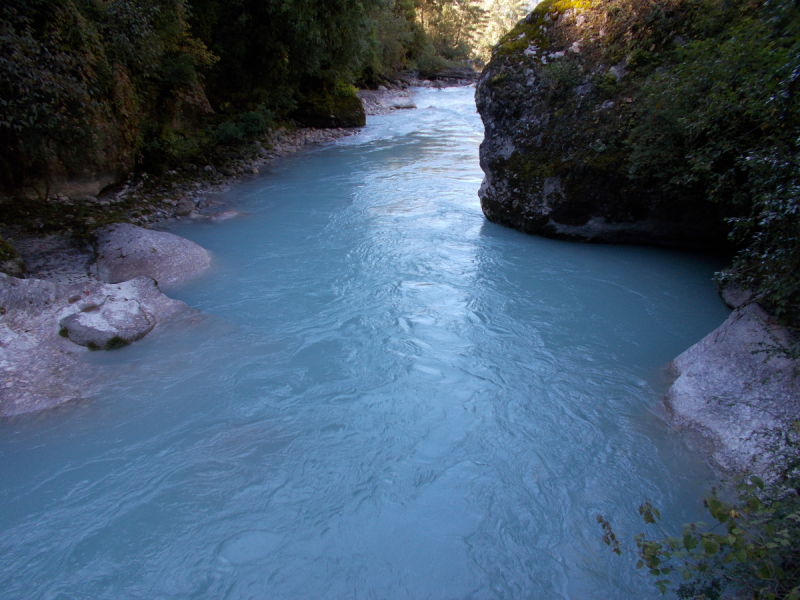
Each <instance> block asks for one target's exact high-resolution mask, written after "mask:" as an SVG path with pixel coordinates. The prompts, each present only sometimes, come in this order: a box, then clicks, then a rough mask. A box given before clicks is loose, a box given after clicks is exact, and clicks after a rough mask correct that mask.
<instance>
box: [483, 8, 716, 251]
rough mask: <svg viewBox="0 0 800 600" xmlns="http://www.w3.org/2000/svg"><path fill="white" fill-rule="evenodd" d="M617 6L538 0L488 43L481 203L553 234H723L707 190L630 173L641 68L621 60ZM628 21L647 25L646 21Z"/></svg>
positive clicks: (708, 239) (506, 218)
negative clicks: (679, 188)
mask: <svg viewBox="0 0 800 600" xmlns="http://www.w3.org/2000/svg"><path fill="white" fill-rule="evenodd" d="M656 4H658V7H659V9H660V10H662V11H663V12H665V13H669V11H671V10H675V9H674V7H672V6H668V5H667V4H666V3H662V2H659V3H655V4H653V6H656ZM662 5H663V6H662ZM613 10H617V12H616V13H614V12H613ZM619 10H620V6H618V5H615V4H614V3H612V2H600V3H594V4H588V3H576V2H572V1H569V0H560V1H547V2H542V3H540V4H539V5H538V6H537V7H536V9H535V10H534V11H533V12H532V13H531V14H530V15H528V17H527V18H526V19H524V20H522V21H520V23H519V24H518V25H517V26H516V27H515V28H514V29H513V30H512V31H511V32H510V33H509V34H508V35H506V36H505V37H504V38H503V39H502V40H501V42H500V44H499V45H498V46H497V47H496V48H495V49H494V53H493V56H492V59H491V61H490V62H489V64H488V65H487V67H486V68H485V69H484V71H483V73H482V75H481V78H480V81H479V83H478V87H477V90H476V102H477V107H478V111H479V112H480V115H481V118H482V119H483V122H484V125H485V138H484V141H483V143H482V144H481V149H480V161H481V168H482V169H483V171H484V173H485V179H484V181H483V185H482V186H481V189H480V192H479V196H480V198H481V207H482V209H483V212H484V214H485V215H486V217H487V218H488V219H489V220H490V221H493V222H496V223H500V224H502V225H506V226H510V227H514V228H516V229H520V230H522V231H524V232H527V233H532V234H537V235H543V236H548V237H555V238H564V239H576V240H585V241H594V242H625V243H648V244H660V245H671V246H684V247H698V248H703V247H705V248H707V247H716V246H720V245H724V244H726V233H727V230H726V227H725V225H724V221H723V214H722V211H721V209H720V207H719V206H718V205H715V204H712V203H710V202H707V201H706V200H705V198H704V196H703V195H702V193H700V192H696V193H688V192H687V193H680V194H677V193H675V192H668V191H666V190H665V189H663V188H664V186H663V184H659V183H658V182H657V178H653V177H650V178H648V177H639V178H633V177H631V176H630V174H631V169H630V164H631V163H630V156H631V155H630V153H631V149H630V148H631V146H630V143H629V138H630V135H631V132H632V130H633V128H634V127H635V126H636V124H637V119H638V118H639V117H638V113H637V108H638V104H637V103H639V102H643V92H642V85H643V82H644V81H645V78H646V75H647V71H646V69H645V67H644V66H641V65H640V66H639V67H638V69H639V70H635V69H633V67H634V66H636V65H634V64H633V63H631V64H628V62H629V61H628V58H626V55H625V52H627V50H626V49H625V48H626V46H625V45H624V39H627V38H626V37H625V35H624V34H625V31H615V32H613V34H614V36H616V37H614V36H612V35H611V33H610V32H609V28H610V27H612V26H615V25H614V23H616V22H618V21H620V19H619V18H617V16H616V15H618V14H619ZM626 10H628V9H622V14H625V11H626ZM653 10H655V9H653ZM654 14H655V13H654ZM645 16H646V15H638V14H637V15H632V16H631V17H630V18H631V19H633V20H635V19H639V18H641V19H644V18H645ZM670 18H672V16H670ZM630 27H632V28H634V29H635V27H638V28H639V30H640V33H641V32H645V33H646V31H647V27H650V25H648V23H645V22H642V23H638V22H637V23H633V24H632V25H630ZM645 33H641V36H640V37H642V36H644V37H646V36H645ZM631 35H632V34H631ZM637 35H638V34H637ZM629 37H630V36H629ZM620 40H623V42H620ZM664 44H665V45H666V46H669V45H670V43H669V42H668V41H665V42H664ZM666 46H665V47H666ZM648 47H649V46H648ZM654 48H655V46H654ZM657 52H658V49H656V50H654V54H652V55H651V56H653V58H652V61H653V62H655V63H656V64H657V62H658V60H659V57H658V56H656V54H657ZM666 52H667V50H664V53H665V54H666ZM637 56H639V54H637ZM611 61H618V62H615V63H612V62H611ZM640 62H641V60H640Z"/></svg>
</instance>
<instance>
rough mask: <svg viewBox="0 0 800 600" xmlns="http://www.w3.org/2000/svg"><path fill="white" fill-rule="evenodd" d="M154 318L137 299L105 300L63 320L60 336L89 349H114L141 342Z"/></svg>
mask: <svg viewBox="0 0 800 600" xmlns="http://www.w3.org/2000/svg"><path fill="white" fill-rule="evenodd" d="M155 324H156V319H155V317H154V316H153V315H151V314H148V313H146V312H145V311H144V310H142V306H141V304H140V303H139V302H137V301H136V300H128V299H124V298H123V299H116V298H107V299H106V300H104V301H103V303H102V304H100V305H92V306H89V307H86V308H85V309H84V310H82V311H80V312H77V313H73V314H71V315H69V316H67V317H64V318H63V319H61V321H60V322H59V325H60V327H61V332H62V333H61V335H64V336H66V337H68V338H69V339H70V340H71V341H73V342H75V343H76V344H79V345H81V346H86V347H87V348H89V349H90V350H100V349H104V350H113V349H114V348H120V347H122V346H127V345H128V344H130V343H131V342H135V341H136V340H140V339H142V338H143V337H144V336H146V335H147V334H148V333H150V331H151V330H152V329H153V327H155Z"/></svg>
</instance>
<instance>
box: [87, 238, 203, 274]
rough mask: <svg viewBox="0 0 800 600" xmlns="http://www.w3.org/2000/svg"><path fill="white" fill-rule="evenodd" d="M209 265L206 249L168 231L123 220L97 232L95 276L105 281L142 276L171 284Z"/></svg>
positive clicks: (198, 272)
mask: <svg viewBox="0 0 800 600" xmlns="http://www.w3.org/2000/svg"><path fill="white" fill-rule="evenodd" d="M210 264H211V255H210V254H209V253H208V251H207V250H204V249H203V248H201V247H200V246H198V245H197V244H195V243H194V242H192V241H189V240H187V239H184V238H182V237H180V236H177V235H173V234H171V233H167V232H164V231H152V230H150V229H143V228H142V227H136V226H135V225H130V224H127V223H121V224H118V225H111V226H109V227H104V228H102V229H100V230H98V231H97V277H98V278H99V279H100V280H101V281H104V282H106V283H118V282H121V281H128V280H130V279H133V278H135V277H140V276H146V277H152V278H153V279H155V280H156V281H157V282H159V283H161V284H163V285H173V284H176V283H180V282H182V281H187V280H189V279H191V278H193V277H195V276H197V275H199V274H200V273H202V272H203V271H205V270H206V269H207V268H208V267H209V265H210Z"/></svg>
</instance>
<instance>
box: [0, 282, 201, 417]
mask: <svg viewBox="0 0 800 600" xmlns="http://www.w3.org/2000/svg"><path fill="white" fill-rule="evenodd" d="M193 314H197V311H195V310H193V309H191V308H189V307H188V306H187V305H186V304H184V303H183V302H180V301H178V300H173V299H171V298H168V297H167V296H165V295H164V294H162V293H161V291H160V290H159V289H158V286H157V285H156V283H155V281H153V279H151V278H149V277H137V278H135V279H133V280H131V281H126V282H124V283H118V284H104V283H100V282H96V281H85V282H80V283H72V284H60V283H53V282H49V281H44V280H41V279H17V278H15V277H10V276H8V275H5V274H0V416H11V415H17V414H22V413H28V412H33V411H38V410H43V409H46V408H51V407H53V406H56V405H58V404H62V403H64V402H69V401H72V400H79V399H81V398H85V397H86V396H87V394H88V392H89V390H90V389H91V387H92V384H93V382H94V380H95V379H96V378H97V376H98V373H99V371H98V367H96V366H93V365H92V364H91V363H90V362H88V361H86V360H83V359H82V355H83V354H84V353H86V352H89V351H90V349H100V348H105V349H111V348H116V347H119V346H124V345H126V344H127V343H130V342H131V341H134V340H136V339H140V338H141V337H143V336H144V335H146V334H147V333H149V332H150V331H152V330H153V329H154V328H156V327H158V326H159V325H160V324H163V323H166V322H169V321H173V320H175V319H177V318H180V317H184V316H189V315H193Z"/></svg>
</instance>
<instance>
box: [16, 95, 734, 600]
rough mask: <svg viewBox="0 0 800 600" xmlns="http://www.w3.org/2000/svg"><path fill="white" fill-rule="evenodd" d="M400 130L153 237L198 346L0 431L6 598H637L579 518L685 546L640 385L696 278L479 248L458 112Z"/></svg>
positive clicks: (692, 484) (516, 243)
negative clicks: (662, 521) (176, 245)
mask: <svg viewBox="0 0 800 600" xmlns="http://www.w3.org/2000/svg"><path fill="white" fill-rule="evenodd" d="M416 101H417V105H418V106H419V109H418V110H416V111H402V112H398V113H395V114H392V115H385V116H380V117H374V118H370V121H369V124H368V126H367V128H366V129H365V130H364V131H363V132H362V133H361V134H360V135H358V136H354V137H352V138H346V139H344V140H341V141H339V142H338V143H337V144H336V145H333V146H329V147H325V148H319V149H315V150H308V151H306V152H304V153H302V154H301V155H299V156H294V157H290V158H287V159H285V160H283V161H282V162H281V163H280V164H278V165H275V166H274V167H272V168H270V169H263V170H262V171H263V172H262V174H261V175H260V176H259V177H258V178H257V179H254V180H252V181H249V182H246V183H242V184H240V185H238V186H237V187H236V188H234V189H233V190H231V192H230V193H229V194H228V201H229V203H230V204H231V205H232V206H234V207H235V208H237V209H238V210H241V211H242V212H244V213H246V214H247V217H246V218H242V219H239V220H231V221H227V222H224V223H216V224H199V225H198V224H194V225H178V226H175V227H174V231H175V232H176V233H179V234H180V235H184V236H186V237H189V238H191V239H193V240H195V241H197V242H198V243H200V244H201V245H203V246H204V247H206V248H208V249H209V250H211V251H212V252H213V253H214V257H215V261H214V265H215V266H214V269H213V270H212V272H211V273H210V274H209V275H208V276H207V277H205V278H203V279H202V280H200V281H197V282H195V283H193V284H192V285H190V286H188V287H184V288H180V289H174V290H169V292H170V293H171V294H172V295H174V296H175V297H178V298H180V299H182V300H184V301H186V302H188V303H189V304H190V305H192V306H194V307H196V308H198V309H200V310H202V311H203V312H204V313H205V314H206V315H207V317H206V318H205V319H204V320H202V321H201V322H200V323H199V324H198V323H183V324H181V323H176V324H173V325H172V326H170V327H168V328H166V329H165V330H164V331H161V332H160V333H154V334H152V335H150V336H148V337H147V338H145V339H144V340H142V341H141V342H137V343H136V344H134V345H133V346H131V347H128V348H125V349H123V350H120V351H115V352H111V353H97V354H92V355H91V356H90V358H89V360H92V361H95V362H97V363H98V364H99V365H100V366H101V367H102V369H103V372H104V373H106V377H107V380H106V383H104V384H103V386H102V388H101V390H100V392H99V393H98V394H96V395H95V396H94V397H92V398H91V399H89V400H88V401H87V402H85V403H83V404H81V405H78V406H74V407H69V408H67V409H63V410H57V411H53V412H50V413H46V414H42V415H36V416H29V417H24V418H18V419H15V420H12V421H7V422H4V423H2V424H0V453H1V454H0V456H2V467H1V469H2V470H1V471H0V475H1V476H2V479H3V488H2V492H1V493H0V517H1V518H0V563H1V564H2V575H0V595H1V596H2V597H3V598H21V597H25V598H83V597H85V598H89V597H97V598H117V597H119V598H148V599H149V598H318V597H326V598H571V599H579V598H586V599H597V598H608V599H624V598H631V599H634V598H636V599H638V598H643V597H651V596H652V597H655V594H654V592H653V590H652V589H651V588H650V587H648V586H649V583H648V582H647V581H646V580H644V579H642V578H640V577H638V576H636V575H635V573H634V569H633V568H632V565H631V560H632V559H631V557H616V556H613V555H611V554H610V553H609V552H608V548H607V547H606V546H604V545H603V544H602V543H601V541H600V534H601V532H600V530H599V528H598V527H597V525H596V523H595V515H596V514H597V513H602V514H604V515H606V516H607V517H609V518H611V519H612V520H613V521H614V522H615V524H616V525H617V527H618V530H619V532H620V533H621V534H622V535H623V536H631V535H632V534H633V533H635V532H638V531H639V530H640V525H639V523H637V522H636V519H635V518H634V516H635V514H636V507H637V506H638V504H639V503H640V502H641V501H642V500H643V499H644V498H648V497H649V498H653V500H654V502H655V503H656V504H658V505H660V506H662V507H663V508H664V511H663V512H664V513H666V514H668V515H670V517H669V518H670V522H671V523H673V524H679V523H681V522H684V521H687V520H689V519H691V518H693V517H695V516H696V507H697V501H698V499H699V498H700V497H701V496H702V493H703V489H704V488H703V486H702V485H701V486H698V484H699V483H702V482H703V481H705V480H706V479H707V478H708V477H709V476H710V473H709V472H708V471H707V469H706V467H705V465H704V464H703V462H702V459H701V458H699V457H698V456H697V455H695V454H693V453H692V452H691V451H690V450H688V449H687V448H686V447H685V444H684V443H683V441H682V440H681V439H679V438H677V437H676V436H675V435H674V434H672V433H670V432H669V431H668V429H667V427H666V426H665V424H664V423H663V421H662V420H661V419H660V417H659V416H658V415H659V404H660V398H661V395H662V394H663V391H664V384H663V375H662V371H661V369H662V367H663V365H665V364H666V363H667V362H668V361H669V360H671V359H672V358H673V357H674V356H676V355H677V354H678V353H680V352H681V351H682V350H684V349H685V348H686V347H688V346H689V345H691V344H692V343H694V342H696V341H697V340H699V339H700V338H701V337H702V336H703V335H705V334H706V333H708V332H709V331H710V330H712V329H713V328H714V327H716V326H717V325H718V324H719V323H720V322H722V320H723V319H724V318H725V316H726V311H725V309H724V307H723V306H722V305H721V303H720V302H719V300H718V298H717V297H716V294H715V291H714V287H713V284H712V283H711V276H712V274H713V272H714V270H715V269H717V268H719V266H720V264H719V263H718V261H717V260H716V259H714V258H710V257H706V256H702V255H697V254H690V253H680V252H672V251H665V250H660V249H652V248H632V247H612V246H590V245H582V244H569V243H563V242H556V241H552V240H545V239H539V238H534V237H530V236H525V235H523V234H520V233H518V232H515V231H512V230H508V229H504V228H502V227H499V226H496V225H493V224H491V223H488V222H486V221H485V220H484V218H483V216H482V215H481V212H480V206H479V202H478V198H477V195H476V193H477V189H478V187H479V185H480V182H481V179H482V173H481V171H480V168H479V166H478V145H479V143H480V141H481V139H482V127H481V123H480V119H479V118H478V115H477V114H476V113H475V107H474V103H473V101H472V90H471V89H469V88H467V89H463V88H462V89H449V90H443V91H431V90H424V91H421V92H420V94H419V95H418V96H417V98H416Z"/></svg>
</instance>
